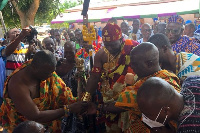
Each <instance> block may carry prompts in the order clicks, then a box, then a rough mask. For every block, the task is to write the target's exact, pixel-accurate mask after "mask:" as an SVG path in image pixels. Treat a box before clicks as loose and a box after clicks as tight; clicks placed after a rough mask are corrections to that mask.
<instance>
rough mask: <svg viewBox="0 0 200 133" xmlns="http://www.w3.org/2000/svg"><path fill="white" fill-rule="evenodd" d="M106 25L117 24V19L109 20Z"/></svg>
mask: <svg viewBox="0 0 200 133" xmlns="http://www.w3.org/2000/svg"><path fill="white" fill-rule="evenodd" d="M108 23H114V24H117V19H116V18H111V19H109V20H108Z"/></svg>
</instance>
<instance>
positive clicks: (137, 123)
mask: <svg viewBox="0 0 200 133" xmlns="http://www.w3.org/2000/svg"><path fill="white" fill-rule="evenodd" d="M149 77H160V78H162V79H164V80H165V81H167V82H168V83H169V84H171V85H172V86H173V87H174V88H175V89H176V90H177V91H178V92H180V86H179V84H180V81H179V78H178V77H177V76H176V75H175V74H173V73H170V72H168V71H167V70H161V71H158V72H157V73H154V74H153V75H150V76H148V77H145V78H143V79H140V80H138V81H137V82H136V83H135V84H134V85H133V86H129V87H126V88H125V90H124V91H123V92H122V93H120V95H119V97H118V100H117V102H116V104H115V106H116V107H120V108H123V109H126V110H128V111H129V117H130V118H129V119H130V127H129V128H128V129H127V130H126V132H127V133H130V132H133V133H143V132H148V128H147V127H146V126H145V125H144V124H143V123H142V121H141V112H140V110H139V108H138V104H137V102H136V96H137V91H138V89H139V88H140V86H141V85H142V84H143V83H144V82H145V81H146V80H147V79H148V78H149ZM121 122H122V123H120V125H121V126H123V121H121ZM121 128H123V127H121Z"/></svg>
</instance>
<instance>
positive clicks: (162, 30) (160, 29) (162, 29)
mask: <svg viewBox="0 0 200 133" xmlns="http://www.w3.org/2000/svg"><path fill="white" fill-rule="evenodd" d="M166 26H167V24H166V23H164V22H160V23H158V25H157V33H162V34H165V30H166Z"/></svg>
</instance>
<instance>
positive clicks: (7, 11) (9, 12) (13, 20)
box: [2, 2, 21, 28]
mask: <svg viewBox="0 0 200 133" xmlns="http://www.w3.org/2000/svg"><path fill="white" fill-rule="evenodd" d="M2 15H3V18H4V22H5V25H6V27H7V28H14V27H20V26H21V24H20V19H19V15H18V14H17V11H16V10H15V8H14V7H13V5H12V4H10V2H8V4H7V5H6V6H5V7H4V8H3V10H2Z"/></svg>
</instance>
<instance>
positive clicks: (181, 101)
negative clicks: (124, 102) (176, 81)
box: [137, 76, 200, 133]
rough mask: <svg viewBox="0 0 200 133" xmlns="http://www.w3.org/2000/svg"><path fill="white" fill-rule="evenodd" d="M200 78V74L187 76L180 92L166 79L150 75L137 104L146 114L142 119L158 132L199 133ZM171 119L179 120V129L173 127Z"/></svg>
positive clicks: (139, 93) (141, 89)
mask: <svg viewBox="0 0 200 133" xmlns="http://www.w3.org/2000/svg"><path fill="white" fill-rule="evenodd" d="M199 80H200V77H199V76H197V77H189V78H187V79H186V80H185V81H184V83H183V86H182V89H181V93H180V94H179V93H177V91H175V90H174V88H173V87H172V86H171V85H170V84H169V83H167V82H166V81H164V80H163V79H160V78H157V77H151V78H149V79H148V80H147V81H146V82H145V83H143V84H142V86H141V87H140V88H139V90H138V94H137V103H138V106H139V108H140V110H141V112H142V113H143V114H142V121H143V122H144V123H146V124H147V125H148V126H149V127H151V128H152V131H153V132H156V133H173V132H174V133H198V132H199V131H200V126H198V125H199V124H200V121H199V113H200V110H199V104H198V103H199V102H200V98H199V93H200V89H199V88H200V84H199ZM149 90H151V91H149ZM171 120H175V121H177V122H178V125H177V127H178V129H177V131H175V130H174V129H173V128H170V127H171V126H170V125H171V124H170V123H169V121H171Z"/></svg>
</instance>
